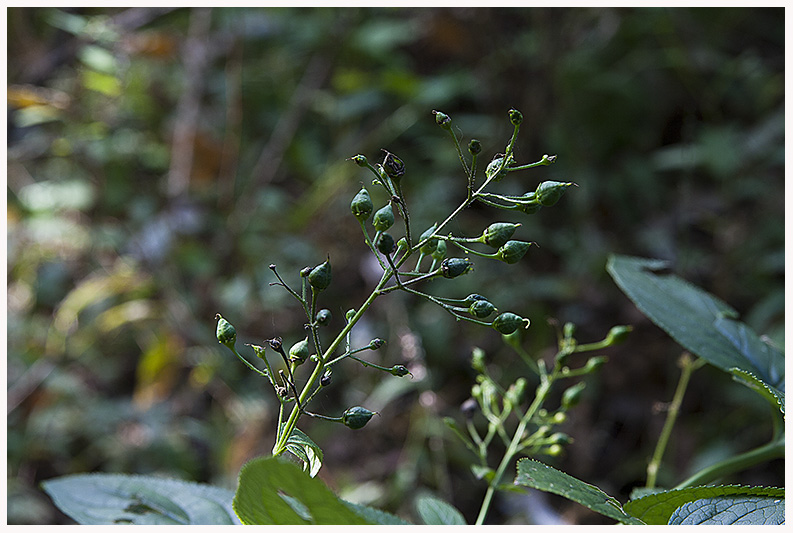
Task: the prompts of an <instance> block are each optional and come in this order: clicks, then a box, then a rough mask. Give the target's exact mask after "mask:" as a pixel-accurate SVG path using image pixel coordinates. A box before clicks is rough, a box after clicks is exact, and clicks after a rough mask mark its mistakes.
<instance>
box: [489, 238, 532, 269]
mask: <svg viewBox="0 0 793 533" xmlns="http://www.w3.org/2000/svg"><path fill="white" fill-rule="evenodd" d="M530 247H531V243H530V242H523V241H508V242H507V243H506V244H505V245H504V246H502V247H501V248H499V249H498V253H497V254H496V258H498V259H499V260H501V261H504V262H505V263H507V264H510V265H512V264H515V263H517V262H518V261H520V258H521V257H523V256H524V255H526V252H528V251H529V248H530Z"/></svg>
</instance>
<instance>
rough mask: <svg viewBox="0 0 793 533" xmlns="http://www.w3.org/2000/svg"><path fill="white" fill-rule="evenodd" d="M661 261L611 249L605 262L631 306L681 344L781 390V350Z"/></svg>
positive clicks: (712, 361)
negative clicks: (616, 253) (769, 343)
mask: <svg viewBox="0 0 793 533" xmlns="http://www.w3.org/2000/svg"><path fill="white" fill-rule="evenodd" d="M666 266H667V264H666V263H665V262H664V261H658V260H652V259H641V258H635V257H625V256H616V255H615V256H611V257H610V258H609V261H608V265H607V266H606V268H607V270H608V271H609V273H610V274H611V276H612V278H614V281H615V282H616V283H617V285H618V286H619V287H620V288H621V289H622V290H623V291H624V292H625V294H627V295H628V297H629V298H630V299H631V300H633V302H634V303H635V304H636V307H638V308H639V310H640V311H641V312H642V313H644V314H645V315H647V317H648V318H649V319H650V320H652V321H653V322H655V324H657V325H658V326H659V327H661V328H662V329H663V330H664V331H666V332H667V333H668V334H669V335H670V336H671V337H672V338H674V339H675V340H676V341H677V342H678V343H680V345H681V346H683V347H684V348H686V349H687V350H689V351H690V352H692V353H694V354H696V355H698V356H699V357H701V358H703V359H705V360H706V361H708V362H709V363H711V364H712V365H714V366H716V367H718V368H721V369H722V370H724V371H725V372H731V369H732V368H740V369H742V370H746V371H749V372H752V373H753V374H755V375H756V376H757V377H759V378H760V379H761V380H763V381H764V382H765V383H768V384H770V385H771V386H773V387H776V388H778V389H780V390H784V383H785V357H784V355H783V354H782V353H781V352H780V351H779V350H777V349H776V348H774V347H772V346H770V345H768V344H766V343H764V342H762V341H761V340H760V339H759V337H757V335H756V334H755V333H754V332H752V331H751V330H750V329H749V328H748V327H747V326H746V325H744V324H742V323H740V322H738V321H736V320H734V319H735V318H736V317H737V312H736V311H735V310H734V309H732V308H731V307H730V306H728V305H727V304H725V303H724V302H722V301H721V300H719V299H718V298H716V297H714V296H713V295H711V294H709V293H707V292H705V291H703V290H701V289H699V288H697V287H695V286H694V285H691V284H690V283H688V282H686V281H684V280H682V279H680V278H679V277H677V276H674V275H672V274H669V273H667V272H666V271H665V270H664V269H665V268H666Z"/></svg>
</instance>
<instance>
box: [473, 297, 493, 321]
mask: <svg viewBox="0 0 793 533" xmlns="http://www.w3.org/2000/svg"><path fill="white" fill-rule="evenodd" d="M495 310H496V306H495V305H493V304H491V303H490V302H488V301H487V300H476V301H475V302H474V303H472V304H471V306H470V307H469V308H468V312H469V313H471V315H472V316H475V317H476V318H487V317H489V316H490V315H491V314H492V313H493V312H494V311H495Z"/></svg>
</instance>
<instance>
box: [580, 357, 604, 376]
mask: <svg viewBox="0 0 793 533" xmlns="http://www.w3.org/2000/svg"><path fill="white" fill-rule="evenodd" d="M608 360H609V358H608V357H606V356H605V355H598V356H596V357H590V358H589V359H587V362H586V365H584V372H585V373H587V374H589V373H591V372H594V371H595V370H597V369H598V368H600V367H601V366H603V365H605V364H606V362H607V361H608Z"/></svg>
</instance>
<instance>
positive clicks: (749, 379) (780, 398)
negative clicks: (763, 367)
mask: <svg viewBox="0 0 793 533" xmlns="http://www.w3.org/2000/svg"><path fill="white" fill-rule="evenodd" d="M732 376H733V378H735V380H736V381H738V382H739V383H742V384H744V385H746V386H747V387H749V388H750V389H752V390H753V391H755V392H757V393H758V394H759V395H760V396H762V397H763V398H765V399H766V400H767V401H768V403H770V404H771V405H773V406H774V407H775V408H777V409H779V410H780V411H781V412H782V414H783V415H784V414H785V393H784V392H782V391H781V390H779V389H777V388H776V387H772V386H771V385H769V384H768V383H766V382H764V381H763V380H761V379H760V378H758V377H757V376H755V375H754V374H752V373H751V372H748V371H746V370H741V369H740V368H733V369H732Z"/></svg>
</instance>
